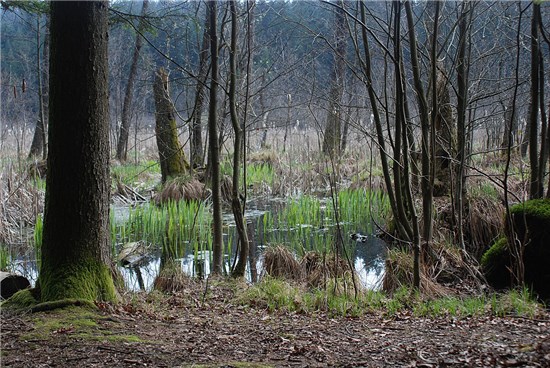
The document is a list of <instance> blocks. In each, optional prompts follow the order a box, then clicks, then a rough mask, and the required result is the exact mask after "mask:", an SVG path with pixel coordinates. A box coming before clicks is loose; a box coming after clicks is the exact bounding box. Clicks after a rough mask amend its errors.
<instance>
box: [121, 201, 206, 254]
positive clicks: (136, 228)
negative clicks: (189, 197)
mask: <svg viewBox="0 0 550 368" xmlns="http://www.w3.org/2000/svg"><path fill="white" fill-rule="evenodd" d="M211 222H212V221H211V216H210V212H209V208H208V207H207V206H206V205H205V204H204V203H202V202H197V201H180V202H173V201H170V202H168V203H166V204H165V205H162V206H161V207H157V206H151V205H145V206H140V207H136V208H135V209H132V210H130V213H129V216H128V220H127V221H126V222H125V223H123V224H121V225H112V226H111V228H112V231H115V232H116V234H117V236H116V237H114V239H115V240H116V242H117V243H127V242H134V241H138V240H143V241H146V242H148V243H152V244H154V245H157V246H158V247H160V246H163V245H164V246H165V245H169V246H170V247H171V248H170V253H171V254H174V255H176V256H178V257H182V256H183V255H184V254H185V253H186V252H191V251H193V252H195V253H197V252H198V251H205V250H210V249H211V245H212V234H211Z"/></svg>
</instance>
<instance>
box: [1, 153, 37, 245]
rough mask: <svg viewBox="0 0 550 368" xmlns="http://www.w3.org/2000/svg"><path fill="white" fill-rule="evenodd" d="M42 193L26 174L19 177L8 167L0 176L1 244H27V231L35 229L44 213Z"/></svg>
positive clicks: (10, 166)
mask: <svg viewBox="0 0 550 368" xmlns="http://www.w3.org/2000/svg"><path fill="white" fill-rule="evenodd" d="M44 196H45V193H44V191H43V190H39V189H37V188H36V186H35V184H34V183H33V181H32V178H31V177H30V176H29V174H28V173H25V174H23V175H21V174H18V173H17V172H16V170H15V168H14V167H13V165H11V164H9V165H7V166H6V167H4V168H3V170H2V172H1V173H0V243H6V244H18V243H26V242H27V240H28V239H27V236H28V235H29V234H27V232H25V230H26V229H29V228H32V227H34V225H35V223H36V217H37V216H38V215H39V214H41V213H42V212H43V211H44Z"/></svg>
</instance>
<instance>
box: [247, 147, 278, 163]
mask: <svg viewBox="0 0 550 368" xmlns="http://www.w3.org/2000/svg"><path fill="white" fill-rule="evenodd" d="M277 160H278V157H277V153H275V151H273V150H261V151H258V152H252V153H250V154H249V155H248V162H249V163H253V164H261V165H269V166H273V165H275V163H277Z"/></svg>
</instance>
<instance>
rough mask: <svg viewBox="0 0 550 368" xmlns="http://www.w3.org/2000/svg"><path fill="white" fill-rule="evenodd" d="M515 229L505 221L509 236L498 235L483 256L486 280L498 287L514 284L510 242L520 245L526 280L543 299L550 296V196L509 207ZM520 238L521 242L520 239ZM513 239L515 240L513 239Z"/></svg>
mask: <svg viewBox="0 0 550 368" xmlns="http://www.w3.org/2000/svg"><path fill="white" fill-rule="evenodd" d="M510 213H511V216H512V224H513V226H512V227H513V229H511V228H510V225H509V224H508V223H506V231H505V232H506V234H507V238H502V239H499V240H498V241H497V242H496V243H495V244H494V245H493V246H492V247H491V248H490V249H489V250H488V251H487V252H486V253H485V254H484V255H483V257H482V260H481V265H482V268H483V271H484V273H485V275H486V277H487V281H489V283H490V284H491V285H493V286H494V287H496V288H505V287H509V286H511V275H510V269H512V267H511V265H512V263H511V261H512V258H511V257H510V248H509V245H510V244H517V246H521V247H522V248H521V252H522V254H523V263H524V270H525V274H524V280H525V284H526V286H527V287H529V288H530V289H531V290H532V291H533V292H534V293H535V294H537V295H538V296H539V297H540V298H541V299H543V300H548V299H550V267H548V264H550V199H535V200H530V201H526V202H523V203H519V204H516V205H514V206H512V207H511V208H510ZM518 241H519V243H518ZM512 242H514V243H512Z"/></svg>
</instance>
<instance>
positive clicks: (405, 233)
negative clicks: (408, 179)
mask: <svg viewBox="0 0 550 368" xmlns="http://www.w3.org/2000/svg"><path fill="white" fill-rule="evenodd" d="M360 5H361V21H362V23H363V24H364V26H363V27H362V28H361V36H362V39H363V52H364V55H365V60H364V63H363V69H364V74H365V77H366V78H365V79H366V85H367V92H368V94H369V101H370V103H371V108H372V115H373V117H374V123H375V128H376V138H377V143H378V147H379V151H380V161H381V164H382V172H383V174H384V183H385V185H386V190H387V192H388V198H389V201H390V206H391V209H392V214H393V217H394V224H395V226H396V228H397V233H398V235H399V237H400V238H401V239H404V240H405V241H411V240H412V238H413V229H412V227H411V224H410V222H409V221H408V219H407V218H403V217H402V215H401V213H400V211H399V210H398V205H397V199H396V195H395V192H394V190H393V186H392V181H391V180H392V178H391V173H390V168H389V164H388V151H387V149H386V141H385V139H384V132H383V128H382V119H381V116H380V111H379V109H378V99H377V96H376V93H375V91H374V87H373V85H372V64H371V55H370V45H369V39H368V36H367V29H366V16H365V6H366V5H365V3H364V2H361V3H360Z"/></svg>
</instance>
